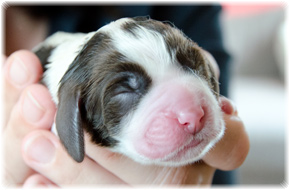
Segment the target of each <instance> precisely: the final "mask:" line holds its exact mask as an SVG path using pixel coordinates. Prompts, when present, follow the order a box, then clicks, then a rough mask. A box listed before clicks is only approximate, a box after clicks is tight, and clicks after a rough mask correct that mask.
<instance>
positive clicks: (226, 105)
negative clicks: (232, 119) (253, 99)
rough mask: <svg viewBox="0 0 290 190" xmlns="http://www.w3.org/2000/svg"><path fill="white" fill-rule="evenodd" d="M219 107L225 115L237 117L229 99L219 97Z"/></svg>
mask: <svg viewBox="0 0 290 190" xmlns="http://www.w3.org/2000/svg"><path fill="white" fill-rule="evenodd" d="M219 105H220V107H221V109H222V111H223V112H224V113H225V114H228V115H235V116H237V115H238V111H237V107H236V105H235V104H234V102H233V101H231V100H230V99H228V98H226V97H224V96H221V97H219Z"/></svg>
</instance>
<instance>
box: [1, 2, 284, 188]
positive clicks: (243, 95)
mask: <svg viewBox="0 0 290 190" xmlns="http://www.w3.org/2000/svg"><path fill="white" fill-rule="evenodd" d="M222 8H223V14H222V15H221V21H222V26H223V32H224V40H225V45H226V47H227V50H228V51H229V52H230V54H231V55H232V79H231V81H230V88H229V89H230V98H231V99H233V100H234V102H235V103H236V105H237V107H238V112H239V115H240V117H241V118H242V119H243V121H244V123H245V126H246V130H247V131H248V133H249V137H250V142H251V148H250V152H249V155H248V157H247V159H246V161H245V163H244V164H243V165H242V166H241V167H240V168H239V169H238V170H237V174H238V183H239V184H245V185H253V184H258V185H261V184H276V185H280V184H285V178H286V177H287V176H286V166H287V160H286V156H287V155H286V154H285V148H286V141H285V140H286V132H287V130H286V113H287V112H286V88H285V84H286V81H285V75H286V73H285V69H286V64H285V52H288V51H287V50H286V49H285V35H286V32H285V12H286V8H287V7H286V5H283V4H281V3H280V4H278V3H243V4H237V3H222ZM6 17H7V18H10V19H11V20H13V21H14V22H15V23H14V24H13V25H12V24H11V22H7V23H6V25H5V26H6V36H5V37H6V39H10V42H11V43H10V44H14V45H15V44H17V47H15V46H13V47H12V46H9V44H6V45H5V51H6V52H5V54H6V55H9V54H10V53H12V52H13V51H15V50H16V49H22V48H26V49H31V48H32V47H34V46H35V45H36V44H37V43H38V42H39V41H41V40H42V39H44V38H45V36H46V33H45V32H43V31H46V30H47V28H46V25H45V24H43V23H45V19H44V18H36V19H34V20H33V21H32V22H27V20H29V17H27V14H25V12H24V11H22V10H17V11H16V12H15V11H14V12H13V11H7V12H6ZM14 26H17V27H18V29H19V28H20V29H21V33H22V34H23V35H24V36H27V38H26V39H23V38H21V37H18V36H19V35H17V28H13V27H14ZM35 26H37V27H35ZM15 32H16V33H15ZM40 34H42V35H40ZM23 35H22V36H23ZM10 36H13V37H10ZM28 41H29V42H30V44H28V43H27V42H28Z"/></svg>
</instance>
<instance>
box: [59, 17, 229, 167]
mask: <svg viewBox="0 0 290 190" xmlns="http://www.w3.org/2000/svg"><path fill="white" fill-rule="evenodd" d="M218 93H219V92H218V84H217V82H216V79H215V78H214V74H213V72H212V69H211V67H210V65H209V64H208V62H207V59H206V58H205V56H204V54H203V52H202V50H201V48H200V47H198V46H197V44H195V43H194V42H192V41H191V40H190V39H188V38H187V37H186V36H185V35H184V34H183V33H182V32H180V31H179V30H178V29H176V28H175V27H172V26H170V25H169V24H165V23H162V22H158V21H155V20H152V19H146V18H134V19H129V18H125V19H120V20H117V21H115V22H112V23H110V24H108V25H106V26H104V27H103V28H101V29H99V30H98V31H97V32H96V33H95V34H94V35H93V36H92V37H91V38H90V39H89V40H88V42H86V43H85V44H84V45H83V47H82V50H81V51H80V52H79V53H78V55H77V57H76V58H75V59H74V61H73V63H72V64H71V65H70V66H69V68H68V70H67V72H66V73H65V75H64V76H63V78H62V80H61V82H60V87H59V91H58V96H59V97H58V99H59V104H58V113H57V117H56V126H57V130H58V134H59V136H60V139H61V140H62V142H63V144H64V145H65V147H66V148H67V150H68V152H69V153H70V155H72V157H73V158H74V159H75V160H77V161H82V159H83V157H84V139H83V130H85V131H86V132H87V133H88V134H89V135H90V136H91V140H92V142H94V143H96V144H98V145H100V146H104V147H108V148H110V149H111V150H112V151H115V152H119V153H122V154H124V155H127V156H129V157H130V158H132V159H134V160H135V161H137V162H141V163H145V164H159V165H170V166H179V165H184V164H187V163H191V162H194V161H196V160H198V159H200V158H202V156H204V154H205V153H206V152H207V151H208V150H209V149H210V148H211V147H212V146H213V145H214V144H215V143H216V142H217V141H218V140H219V139H220V138H221V136H222V135H223V132H224V123H223V120H222V114H221V111H220V108H219V106H218V102H217V97H218Z"/></svg>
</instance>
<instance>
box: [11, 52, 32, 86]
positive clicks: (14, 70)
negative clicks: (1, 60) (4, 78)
mask: <svg viewBox="0 0 290 190" xmlns="http://www.w3.org/2000/svg"><path fill="white" fill-rule="evenodd" d="M9 78H10V80H11V82H12V83H14V84H15V85H17V86H23V85H25V84H26V83H27V82H28V81H29V71H28V69H27V68H26V66H25V64H24V63H23V62H22V60H21V59H19V58H18V57H15V58H14V59H13V61H12V63H11V66H10V69H9Z"/></svg>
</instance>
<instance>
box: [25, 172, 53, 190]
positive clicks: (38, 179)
mask: <svg viewBox="0 0 290 190" xmlns="http://www.w3.org/2000/svg"><path fill="white" fill-rule="evenodd" d="M48 187H49V188H57V187H58V186H57V185H55V184H54V183H53V182H51V181H50V180H49V179H47V178H46V177H44V176H42V175H40V174H34V175H31V176H29V177H28V178H27V179H26V180H25V182H24V184H23V188H24V189H31V188H48Z"/></svg>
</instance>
